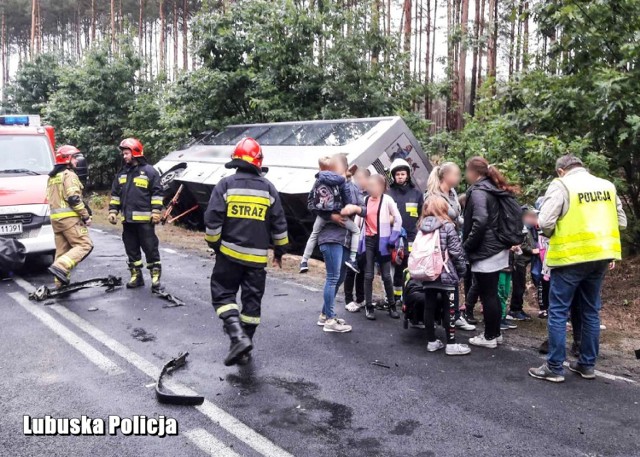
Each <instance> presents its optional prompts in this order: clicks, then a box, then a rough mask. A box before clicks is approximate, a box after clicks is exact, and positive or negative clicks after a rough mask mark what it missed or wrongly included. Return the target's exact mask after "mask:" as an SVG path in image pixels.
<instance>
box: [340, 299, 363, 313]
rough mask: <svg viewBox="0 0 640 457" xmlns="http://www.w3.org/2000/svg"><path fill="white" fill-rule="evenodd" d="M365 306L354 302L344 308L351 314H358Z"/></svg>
mask: <svg viewBox="0 0 640 457" xmlns="http://www.w3.org/2000/svg"><path fill="white" fill-rule="evenodd" d="M363 306H364V303H358V302H355V301H352V302H351V303H348V304H346V305H345V306H344V309H346V310H347V311H349V312H350V313H357V312H359V311H360V308H362V307H363Z"/></svg>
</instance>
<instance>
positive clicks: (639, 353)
mask: <svg viewBox="0 0 640 457" xmlns="http://www.w3.org/2000/svg"><path fill="white" fill-rule="evenodd" d="M636 359H638V360H640V349H636Z"/></svg>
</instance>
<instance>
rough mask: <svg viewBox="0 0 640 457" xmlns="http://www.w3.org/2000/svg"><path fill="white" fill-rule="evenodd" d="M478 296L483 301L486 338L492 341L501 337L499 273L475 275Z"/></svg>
mask: <svg viewBox="0 0 640 457" xmlns="http://www.w3.org/2000/svg"><path fill="white" fill-rule="evenodd" d="M474 276H475V283H476V284H477V287H478V294H479V295H480V300H482V313H483V315H484V336H485V338H486V339H488V340H492V339H494V338H496V337H498V336H500V319H501V317H502V308H501V306H500V300H498V278H499V276H500V272H499V271H495V272H493V273H474Z"/></svg>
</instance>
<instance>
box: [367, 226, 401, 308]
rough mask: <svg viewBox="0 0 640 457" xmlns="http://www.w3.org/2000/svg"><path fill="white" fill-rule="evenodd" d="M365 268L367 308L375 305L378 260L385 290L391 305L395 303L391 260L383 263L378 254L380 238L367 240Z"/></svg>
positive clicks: (372, 237) (370, 237) (375, 237)
mask: <svg viewBox="0 0 640 457" xmlns="http://www.w3.org/2000/svg"><path fill="white" fill-rule="evenodd" d="M365 241H366V253H365V268H364V298H365V302H366V304H367V306H371V305H372V304H373V278H374V276H375V275H374V273H375V266H376V259H378V262H379V263H380V274H381V275H382V282H383V284H384V290H385V293H386V294H387V301H388V302H389V305H392V304H393V303H394V298H393V279H391V259H388V260H386V261H382V260H381V259H380V255H379V253H378V251H379V246H378V237H377V236H368V237H367V238H366V240H365Z"/></svg>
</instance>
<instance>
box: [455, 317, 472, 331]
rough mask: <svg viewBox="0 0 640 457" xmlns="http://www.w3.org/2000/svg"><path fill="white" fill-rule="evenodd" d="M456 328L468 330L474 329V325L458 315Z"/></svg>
mask: <svg viewBox="0 0 640 457" xmlns="http://www.w3.org/2000/svg"><path fill="white" fill-rule="evenodd" d="M456 328H459V329H460V330H467V331H469V332H470V331H473V330H475V329H476V326H475V325H471V324H470V323H468V322H467V320H466V319H465V318H464V317H463V316H460V317H459V318H458V320H457V321H456Z"/></svg>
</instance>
